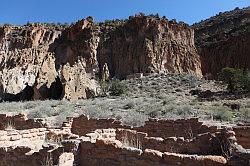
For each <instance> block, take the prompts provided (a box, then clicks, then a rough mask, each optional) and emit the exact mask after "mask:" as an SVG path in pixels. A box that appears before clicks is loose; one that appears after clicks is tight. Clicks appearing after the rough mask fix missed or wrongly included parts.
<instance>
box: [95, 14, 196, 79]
mask: <svg viewBox="0 0 250 166" xmlns="http://www.w3.org/2000/svg"><path fill="white" fill-rule="evenodd" d="M100 41H101V42H100V44H99V47H98V58H99V66H100V69H103V66H104V65H105V63H107V64H108V68H109V72H110V75H111V76H112V77H114V76H115V77H118V78H126V76H128V75H131V74H134V73H147V74H148V73H156V72H157V73H159V72H163V71H164V72H174V73H183V72H186V73H192V74H195V75H198V76H201V66H200V59H199V55H198V54H197V51H196V48H195V46H194V31H193V30H192V29H190V27H188V25H186V24H177V23H176V22H174V21H168V20H167V19H165V18H158V17H147V16H143V15H142V16H137V17H134V18H132V19H129V20H128V21H127V22H126V23H124V24H123V25H122V26H119V27H117V28H115V29H113V30H111V31H108V32H107V33H106V34H105V37H102V38H101V40H100ZM101 72H102V71H101Z"/></svg>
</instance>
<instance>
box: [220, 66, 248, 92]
mask: <svg viewBox="0 0 250 166" xmlns="http://www.w3.org/2000/svg"><path fill="white" fill-rule="evenodd" d="M218 79H219V80H220V81H222V82H223V83H224V84H227V89H228V91H229V92H235V91H240V90H247V91H249V90H250V77H249V74H248V71H244V70H242V69H234V68H229V67H227V68H223V69H222V70H221V72H220V73H219V74H218Z"/></svg>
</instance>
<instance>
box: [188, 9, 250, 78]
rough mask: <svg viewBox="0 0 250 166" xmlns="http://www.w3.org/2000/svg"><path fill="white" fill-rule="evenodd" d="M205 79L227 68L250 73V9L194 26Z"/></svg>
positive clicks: (219, 16)
mask: <svg viewBox="0 0 250 166" xmlns="http://www.w3.org/2000/svg"><path fill="white" fill-rule="evenodd" d="M193 27H194V29H195V43H196V46H197V48H198V51H199V54H200V55H201V63H202V72H203V75H207V74H210V75H212V76H213V77H214V76H215V77H216V75H217V73H218V72H219V71H220V70H221V69H222V68H224V67H234V68H245V69H246V68H248V69H250V7H248V8H245V9H242V10H240V9H235V10H233V11H231V12H225V13H221V14H219V15H217V16H215V17H212V18H210V19H208V20H205V21H202V22H200V23H198V24H194V25H193Z"/></svg>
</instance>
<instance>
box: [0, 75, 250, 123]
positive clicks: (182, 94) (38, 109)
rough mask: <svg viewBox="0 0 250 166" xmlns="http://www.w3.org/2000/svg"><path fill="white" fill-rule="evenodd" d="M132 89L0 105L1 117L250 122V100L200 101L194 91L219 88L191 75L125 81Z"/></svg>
mask: <svg viewBox="0 0 250 166" xmlns="http://www.w3.org/2000/svg"><path fill="white" fill-rule="evenodd" d="M122 84H126V85H127V87H129V89H128V91H127V92H126V94H124V95H121V96H109V95H107V96H104V97H97V98H94V99H88V100H78V101H72V102H70V101H66V100H61V101H55V100H46V101H29V102H24V103H22V102H14V103H7V102H6V103H0V110H1V111H2V113H7V112H8V113H13V114H16V113H20V112H25V113H27V114H28V117H29V118H46V119H47V121H48V122H49V123H51V124H52V125H55V126H58V125H60V124H61V123H62V121H64V120H65V118H66V117H67V116H79V115H81V114H88V115H89V116H90V117H96V118H110V117H115V118H118V119H121V120H122V121H123V123H124V124H130V125H134V126H138V125H142V124H143V123H144V121H145V120H147V119H148V118H167V119H177V118H189V117H199V118H201V119H204V120H211V119H213V120H219V121H230V122H238V121H248V122H249V121H250V99H249V98H245V99H238V100H220V101H198V100H197V97H196V96H191V95H190V93H189V91H190V90H192V89H196V88H199V89H203V90H211V91H218V90H223V88H224V87H222V86H221V85H220V84H217V83H216V82H213V81H205V80H199V79H198V78H195V77H194V76H190V75H175V74H168V75H167V74H158V75H151V76H147V77H143V78H141V79H134V80H125V81H122ZM224 103H238V104H240V106H241V108H240V110H231V109H230V108H228V107H224V106H223V104H224Z"/></svg>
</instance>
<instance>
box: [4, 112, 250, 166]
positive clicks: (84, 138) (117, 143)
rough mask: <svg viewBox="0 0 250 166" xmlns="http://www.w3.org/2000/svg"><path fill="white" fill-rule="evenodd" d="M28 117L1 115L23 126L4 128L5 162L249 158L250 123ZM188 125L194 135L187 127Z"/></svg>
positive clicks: (9, 165) (195, 163) (21, 165)
mask: <svg viewBox="0 0 250 166" xmlns="http://www.w3.org/2000/svg"><path fill="white" fill-rule="evenodd" d="M24 117H25V116H24V115H17V116H13V117H10V116H6V115H1V116H0V122H1V126H6V125H7V124H8V121H7V120H6V119H8V120H10V119H11V120H12V121H15V123H16V124H18V125H19V123H18V122H20V124H22V125H23V127H22V128H19V129H5V128H1V131H0V159H1V160H2V162H1V164H0V165H1V166H2V165H3V166H14V165H18V166H29V165H31V166H38V165H42V164H52V163H53V164H54V165H59V166H69V165H73V163H75V164H78V165H83V166H84V165H93V166H95V165H96V166H98V165H100V164H101V165H104V166H110V165H136V166H142V165H143V166H151V165H154V166H155V165H156V166H158V165H159V166H160V165H161V166H162V165H173V166H175V165H176V166H177V165H185V166H186V165H188V166H189V165H190V166H199V165H206V166H210V165H211V166H217V165H226V166H237V165H239V164H240V165H242V166H245V165H246V166H247V165H248V164H249V159H250V153H249V151H248V150H247V148H248V146H249V141H248V140H249V135H248V133H249V132H248V131H249V126H234V127H218V126H207V125H205V124H203V123H202V122H199V121H198V119H195V118H193V119H186V120H184V119H183V120H175V121H173V120H156V119H152V120H150V121H147V122H146V123H145V125H144V126H141V127H134V128H132V127H129V126H123V125H122V123H121V122H120V121H116V120H114V119H99V120H98V119H91V118H88V117H86V116H83V115H82V116H80V117H77V118H68V119H67V120H68V121H67V122H65V123H63V125H62V126H61V127H60V128H56V129H55V128H49V127H46V124H43V127H40V126H39V127H37V126H38V125H37V122H36V121H33V124H34V127H32V126H31V122H30V121H31V120H27V119H26V120H25V121H24V120H23V119H25V118H24ZM14 119H15V120H14ZM18 119H19V120H18ZM40 122H41V121H40ZM5 123H6V124H5ZM188 124H189V125H188ZM40 125H41V123H40ZM185 126H188V127H189V129H191V130H192V134H190V132H189V134H186V133H185V132H184V131H185V130H186V128H184V127H185ZM191 130H190V131H191ZM236 138H237V139H236ZM228 141H229V142H228ZM228 143H230V144H228ZM240 145H242V146H243V147H244V148H246V149H244V148H243V147H241V146H240ZM229 154H230V155H231V156H228V155H229ZM228 157H229V158H228Z"/></svg>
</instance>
